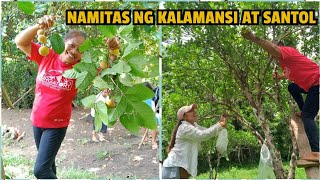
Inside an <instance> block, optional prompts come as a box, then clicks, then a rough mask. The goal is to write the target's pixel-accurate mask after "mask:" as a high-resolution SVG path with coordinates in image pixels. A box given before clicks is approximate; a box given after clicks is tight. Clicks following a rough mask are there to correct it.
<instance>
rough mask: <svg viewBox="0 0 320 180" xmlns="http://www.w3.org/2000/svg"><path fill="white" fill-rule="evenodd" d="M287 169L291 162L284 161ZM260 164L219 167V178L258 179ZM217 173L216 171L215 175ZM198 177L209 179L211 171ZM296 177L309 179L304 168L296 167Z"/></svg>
mask: <svg viewBox="0 0 320 180" xmlns="http://www.w3.org/2000/svg"><path fill="white" fill-rule="evenodd" d="M284 165H285V167H286V169H287V170H288V169H289V163H288V162H284ZM258 168H259V164H251V165H242V166H240V165H232V166H230V167H221V168H219V169H218V175H217V178H218V179H257V176H258ZM214 175H215V171H214V173H213V176H214ZM195 178H196V179H209V172H206V173H202V174H199V175H198V176H197V177H195ZM295 178H296V179H307V176H306V173H305V170H304V168H296V177H295Z"/></svg>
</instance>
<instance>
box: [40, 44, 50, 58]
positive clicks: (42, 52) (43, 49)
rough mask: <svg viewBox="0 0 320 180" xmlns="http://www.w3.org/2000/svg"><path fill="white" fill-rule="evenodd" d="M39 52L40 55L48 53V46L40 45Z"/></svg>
mask: <svg viewBox="0 0 320 180" xmlns="http://www.w3.org/2000/svg"><path fill="white" fill-rule="evenodd" d="M39 54H40V55H41V56H47V55H48V54H49V48H48V47H47V46H41V47H40V48H39Z"/></svg>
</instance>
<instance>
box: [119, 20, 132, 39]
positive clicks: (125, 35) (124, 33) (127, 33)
mask: <svg viewBox="0 0 320 180" xmlns="http://www.w3.org/2000/svg"><path fill="white" fill-rule="evenodd" d="M133 27H134V26H133V25H132V24H130V25H127V26H120V28H119V34H120V37H121V38H122V39H125V40H126V41H130V38H131V32H132V30H133Z"/></svg>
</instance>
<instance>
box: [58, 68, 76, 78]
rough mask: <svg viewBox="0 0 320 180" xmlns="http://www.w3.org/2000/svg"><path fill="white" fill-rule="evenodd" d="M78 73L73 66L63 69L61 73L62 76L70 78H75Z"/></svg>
mask: <svg viewBox="0 0 320 180" xmlns="http://www.w3.org/2000/svg"><path fill="white" fill-rule="evenodd" d="M78 75H79V73H78V72H77V71H76V70H74V69H73V68H72V69H68V70H65V71H64V72H63V74H62V76H63V77H65V78H71V79H76V78H77V76H78Z"/></svg>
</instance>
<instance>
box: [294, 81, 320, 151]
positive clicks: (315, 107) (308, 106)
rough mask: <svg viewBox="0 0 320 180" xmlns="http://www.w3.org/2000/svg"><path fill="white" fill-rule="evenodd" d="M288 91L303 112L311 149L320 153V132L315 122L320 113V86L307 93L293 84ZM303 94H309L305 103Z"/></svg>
mask: <svg viewBox="0 0 320 180" xmlns="http://www.w3.org/2000/svg"><path fill="white" fill-rule="evenodd" d="M288 90H289V92H290V94H291V95H292V97H293V99H294V100H295V101H296V102H297V104H298V106H299V109H300V110H301V119H302V121H303V125H304V129H305V131H306V134H307V136H308V139H309V144H310V146H311V149H312V151H314V152H319V130H318V128H317V125H316V123H315V120H314V118H315V117H316V115H317V114H318V111H319V85H317V86H313V87H311V88H310V89H309V92H305V91H304V90H303V89H302V88H300V87H299V86H298V85H297V84H294V83H292V84H290V85H289V86H288ZM302 93H304V94H307V97H306V100H305V101H304V100H303V97H302Z"/></svg>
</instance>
